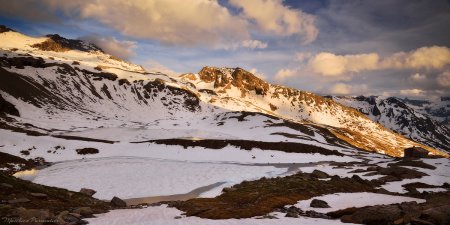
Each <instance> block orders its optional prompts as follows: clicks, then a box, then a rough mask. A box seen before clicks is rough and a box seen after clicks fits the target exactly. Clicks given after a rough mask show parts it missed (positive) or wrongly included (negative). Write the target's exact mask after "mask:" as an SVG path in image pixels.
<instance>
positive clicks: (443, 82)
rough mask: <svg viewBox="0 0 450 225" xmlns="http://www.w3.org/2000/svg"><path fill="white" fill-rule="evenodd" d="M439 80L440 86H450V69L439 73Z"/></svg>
mask: <svg viewBox="0 0 450 225" xmlns="http://www.w3.org/2000/svg"><path fill="white" fill-rule="evenodd" d="M437 82H438V84H439V86H442V87H445V88H450V71H445V72H443V73H441V74H439V75H438V77H437Z"/></svg>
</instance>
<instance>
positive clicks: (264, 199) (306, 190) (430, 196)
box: [0, 157, 450, 225]
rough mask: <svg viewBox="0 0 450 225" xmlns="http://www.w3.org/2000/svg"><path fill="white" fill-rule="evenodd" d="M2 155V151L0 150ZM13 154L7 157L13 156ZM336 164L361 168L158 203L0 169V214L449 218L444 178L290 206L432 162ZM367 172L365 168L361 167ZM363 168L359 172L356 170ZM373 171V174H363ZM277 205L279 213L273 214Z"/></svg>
mask: <svg viewBox="0 0 450 225" xmlns="http://www.w3.org/2000/svg"><path fill="white" fill-rule="evenodd" d="M3 159H5V157H3ZM11 159H13V157H11ZM330 165H331V166H333V168H335V169H340V168H353V167H364V168H366V169H357V170H354V171H352V172H353V173H355V175H353V176H352V177H348V178H345V177H344V178H343V177H339V176H337V175H334V176H331V175H328V174H327V173H325V172H322V171H320V170H314V171H313V172H312V173H304V172H298V173H296V174H294V175H291V176H286V177H277V178H261V179H259V180H254V181H244V182H242V183H240V184H237V185H234V186H232V187H227V188H224V189H223V191H222V192H223V193H222V194H221V195H220V196H217V197H215V198H194V199H190V200H187V201H172V202H160V203H156V204H140V205H137V206H126V205H125V204H123V203H122V201H121V200H120V199H117V198H115V199H113V200H112V201H111V202H106V201H101V200H97V199H95V198H93V197H91V195H92V194H93V193H95V191H93V190H91V192H90V190H81V192H73V191H68V190H65V189H61V188H55V187H48V186H44V185H38V184H34V183H32V182H30V181H25V180H21V179H18V178H15V177H13V176H11V175H8V174H6V173H4V172H3V173H0V199H1V205H0V216H1V217H2V220H3V222H6V223H9V224H30V223H27V222H31V224H85V223H87V221H85V220H84V219H86V218H91V217H94V216H95V214H101V213H106V212H108V211H109V210H114V209H118V208H135V209H136V210H138V209H137V208H142V207H157V206H159V205H161V204H167V205H168V206H169V207H175V208H177V209H179V210H181V211H183V212H185V213H184V215H185V216H187V217H200V218H207V219H216V220H217V219H222V220H223V219H232V218H241V219H242V218H261V219H277V218H279V216H280V215H283V216H286V217H291V218H300V217H311V218H321V219H329V220H330V222H331V220H335V219H340V220H341V221H342V222H345V223H357V224H424V225H428V224H448V223H449V222H450V185H449V184H448V183H444V184H443V185H441V186H436V185H429V184H425V183H421V182H415V183H408V184H406V185H403V187H404V188H405V189H406V190H407V192H406V193H404V194H403V195H402V196H407V197H412V198H417V199H425V201H424V202H422V203H417V202H403V203H398V204H390V205H374V206H365V207H359V208H356V207H351V208H346V209H342V210H338V211H332V212H328V213H320V212H317V211H315V210H303V209H302V208H299V207H297V206H295V204H296V203H297V202H298V201H301V200H306V199H313V200H312V201H311V205H310V207H312V208H318V209H319V208H327V207H330V206H329V205H328V203H327V202H326V201H323V200H318V199H314V198H316V197H318V196H323V195H327V194H333V193H353V192H354V193H357V192H370V193H379V194H390V195H398V194H397V193H395V194H394V193H392V192H389V191H388V190H386V189H384V188H381V186H382V185H384V184H386V183H387V182H393V181H401V180H404V179H418V178H423V177H426V176H428V174H426V173H424V172H421V171H418V168H422V169H423V168H426V169H428V170H434V169H436V167H435V166H433V165H430V164H427V163H425V162H423V160H421V159H397V160H396V161H393V163H389V164H388V166H387V167H381V166H377V165H374V164H369V163H367V162H347V163H331V164H330ZM367 172H369V173H367ZM356 174H364V175H361V176H359V175H356ZM371 176H377V177H379V178H377V179H368V178H369V177H371ZM420 188H439V189H443V191H442V192H440V193H433V192H426V191H425V192H419V191H418V189H420ZM274 212H276V213H278V214H276V215H274V214H273V213H274Z"/></svg>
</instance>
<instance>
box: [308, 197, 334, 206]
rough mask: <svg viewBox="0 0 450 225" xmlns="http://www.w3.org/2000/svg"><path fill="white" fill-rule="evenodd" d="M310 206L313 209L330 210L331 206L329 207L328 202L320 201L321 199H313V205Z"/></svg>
mask: <svg viewBox="0 0 450 225" xmlns="http://www.w3.org/2000/svg"><path fill="white" fill-rule="evenodd" d="M309 206H311V207H313V208H330V206H329V205H328V203H327V202H326V201H323V200H319V199H313V200H312V201H311V204H309Z"/></svg>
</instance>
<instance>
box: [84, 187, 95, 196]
mask: <svg viewBox="0 0 450 225" xmlns="http://www.w3.org/2000/svg"><path fill="white" fill-rule="evenodd" d="M80 193H82V194H85V195H89V196H93V195H94V194H95V193H97V191H95V190H92V189H89V188H81V190H80Z"/></svg>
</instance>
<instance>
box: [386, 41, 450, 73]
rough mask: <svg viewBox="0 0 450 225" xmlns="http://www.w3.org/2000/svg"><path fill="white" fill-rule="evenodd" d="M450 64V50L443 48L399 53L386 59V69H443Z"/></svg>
mask: <svg viewBox="0 0 450 225" xmlns="http://www.w3.org/2000/svg"><path fill="white" fill-rule="evenodd" d="M448 64H450V49H449V48H448V47H443V46H431V47H421V48H418V49H416V50H413V51H410V52H398V53H395V54H393V55H392V56H390V57H388V58H386V59H384V60H383V61H382V62H381V63H380V67H381V68H386V69H442V68H443V67H444V66H446V65H448Z"/></svg>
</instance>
